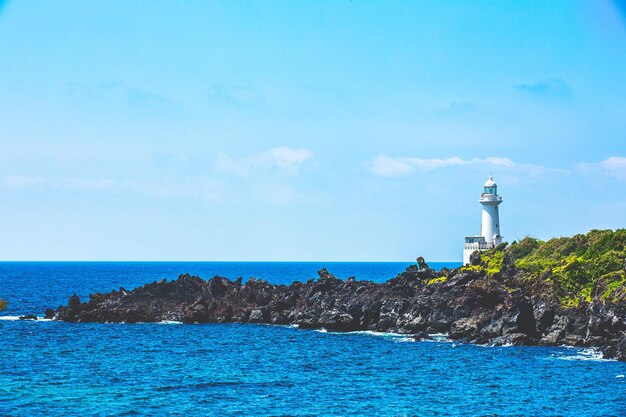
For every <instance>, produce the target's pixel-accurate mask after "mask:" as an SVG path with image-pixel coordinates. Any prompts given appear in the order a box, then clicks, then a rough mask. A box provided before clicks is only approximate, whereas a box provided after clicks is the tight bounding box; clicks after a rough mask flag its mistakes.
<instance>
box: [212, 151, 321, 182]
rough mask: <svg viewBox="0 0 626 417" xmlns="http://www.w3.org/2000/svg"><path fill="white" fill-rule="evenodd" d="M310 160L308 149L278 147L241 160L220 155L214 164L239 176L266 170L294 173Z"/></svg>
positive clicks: (311, 155)
mask: <svg viewBox="0 0 626 417" xmlns="http://www.w3.org/2000/svg"><path fill="white" fill-rule="evenodd" d="M311 158H313V152H311V151H310V150H308V149H304V148H289V147H286V146H280V147H277V148H273V149H270V150H268V151H264V152H260V153H256V154H252V155H247V156H244V157H241V158H231V157H229V156H227V155H221V156H220V157H219V158H218V160H217V162H216V163H215V169H216V170H217V171H220V172H225V173H231V174H236V175H241V176H247V175H251V174H252V173H254V172H256V171H258V170H268V169H270V170H271V169H274V170H280V171H285V172H290V173H296V172H298V171H299V170H300V168H301V167H302V166H303V165H304V164H305V163H306V162H307V161H308V160H310V159H311Z"/></svg>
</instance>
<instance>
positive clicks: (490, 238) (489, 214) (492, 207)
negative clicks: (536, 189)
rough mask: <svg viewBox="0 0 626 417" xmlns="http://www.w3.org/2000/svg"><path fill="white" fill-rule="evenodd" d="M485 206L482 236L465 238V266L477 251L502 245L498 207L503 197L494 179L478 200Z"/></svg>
mask: <svg viewBox="0 0 626 417" xmlns="http://www.w3.org/2000/svg"><path fill="white" fill-rule="evenodd" d="M478 202H479V203H480V204H481V205H482V206H483V213H482V222H481V224H480V235H476V236H465V246H464V247H463V264H464V265H465V264H468V263H469V260H470V255H471V254H472V253H474V252H475V251H483V250H487V249H491V248H494V247H496V246H497V245H499V244H500V243H502V236H501V235H500V214H499V211H498V206H499V205H500V203H502V197H500V196H499V195H498V184H496V183H495V181H494V180H493V177H489V179H488V180H487V182H485V185H484V187H483V192H482V194H481V195H480V198H479V199H478Z"/></svg>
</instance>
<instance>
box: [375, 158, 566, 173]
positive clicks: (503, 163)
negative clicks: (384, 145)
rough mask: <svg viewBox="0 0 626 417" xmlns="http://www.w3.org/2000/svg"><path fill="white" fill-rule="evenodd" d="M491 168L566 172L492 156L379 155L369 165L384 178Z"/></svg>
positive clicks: (531, 171)
mask: <svg viewBox="0 0 626 417" xmlns="http://www.w3.org/2000/svg"><path fill="white" fill-rule="evenodd" d="M481 165H482V166H490V167H497V168H501V169H513V168H515V169H518V170H523V171H526V172H529V173H532V174H538V173H541V172H545V171H560V172H562V173H566V172H567V171H565V170H560V169H554V168H547V167H543V166H541V165H534V164H524V163H518V162H515V161H513V160H511V159H510V158H504V157H497V156H491V157H488V158H473V159H462V158H459V157H457V156H453V157H450V158H442V159H440V158H413V157H390V156H387V155H378V156H377V157H375V158H374V159H373V161H371V163H370V164H369V168H370V171H371V172H372V173H373V174H375V175H378V176H382V177H402V176H407V175H410V174H413V173H414V172H416V171H431V170H436V169H442V168H449V167H460V166H481Z"/></svg>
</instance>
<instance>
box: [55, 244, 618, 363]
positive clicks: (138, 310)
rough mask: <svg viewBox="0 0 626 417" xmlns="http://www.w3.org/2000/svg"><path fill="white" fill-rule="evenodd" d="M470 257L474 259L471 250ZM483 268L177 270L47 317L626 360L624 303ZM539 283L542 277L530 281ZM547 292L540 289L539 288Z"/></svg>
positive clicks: (75, 298)
mask: <svg viewBox="0 0 626 417" xmlns="http://www.w3.org/2000/svg"><path fill="white" fill-rule="evenodd" d="M471 259H472V263H473V264H475V262H477V261H476V260H477V259H478V262H480V256H479V255H478V254H474V255H473V256H472V258H471ZM507 262H509V263H508V264H507V268H508V269H507V270H506V273H502V274H494V275H491V276H488V275H487V274H486V272H485V270H484V269H479V270H477V271H475V270H468V269H455V270H452V271H440V272H437V271H434V270H432V269H430V268H428V265H427V264H426V262H425V261H423V259H421V260H420V259H418V265H411V266H409V267H408V268H407V269H406V271H404V272H403V273H401V274H399V275H398V276H396V277H395V278H393V279H391V280H389V281H387V282H386V283H382V284H377V283H374V282H369V281H357V280H356V279H355V278H353V277H351V278H349V279H348V280H346V281H343V280H341V279H338V278H337V277H335V276H334V275H333V274H331V273H330V272H329V271H328V270H326V269H321V270H320V271H319V272H318V275H319V278H318V279H317V280H308V281H307V282H305V283H303V282H298V281H296V282H294V283H292V284H291V285H288V286H287V285H272V284H270V283H268V282H266V281H263V280H259V279H255V278H250V279H249V280H248V281H247V282H246V283H245V284H242V282H243V280H242V279H241V278H238V279H237V280H235V281H231V280H229V279H227V278H224V277H219V276H216V277H213V278H211V279H210V280H208V281H205V280H203V279H201V278H199V277H195V276H191V275H189V274H183V275H180V276H179V277H178V279H176V280H174V281H166V280H161V281H158V282H153V283H151V284H147V285H144V286H142V287H139V288H136V289H135V290H132V291H129V290H126V289H124V288H120V289H119V290H118V291H112V292H110V293H108V294H92V295H90V297H89V301H88V302H84V303H81V302H80V299H79V298H78V296H76V295H75V294H74V295H72V297H70V299H69V301H68V304H67V305H66V306H62V307H59V308H58V309H57V310H56V311H54V310H51V309H48V310H46V317H48V318H54V319H55V320H62V321H72V322H127V323H135V322H140V321H141V322H158V321H163V320H177V321H182V322H184V323H228V322H240V323H248V322H250V323H267V324H281V325H285V324H291V325H297V326H298V327H300V328H309V329H319V328H326V329H327V330H329V331H358V330H374V331H385V332H395V333H403V334H415V335H416V336H415V338H416V339H419V340H423V339H427V338H429V337H428V333H446V332H447V333H448V334H449V337H450V338H451V339H453V340H460V341H465V342H474V343H488V344H496V345H536V344H539V345H545V346H556V345H561V344H567V345H572V346H594V347H598V348H600V349H601V350H602V351H603V353H604V355H605V356H606V357H613V358H618V359H622V360H626V339H625V335H624V332H625V331H626V324H625V322H624V316H625V314H624V313H625V308H624V306H623V305H621V304H615V303H608V302H605V301H598V302H595V301H592V302H591V303H588V302H587V301H584V300H583V301H582V302H581V303H580V305H579V306H578V307H576V308H564V307H562V306H561V305H560V304H559V302H558V300H557V299H556V298H555V297H553V296H551V295H550V293H542V292H540V291H535V290H533V289H532V288H531V289H529V288H527V287H526V286H525V282H526V281H524V280H523V279H522V278H520V277H517V276H516V275H515V265H514V264H513V263H512V262H510V261H507ZM537 285H541V282H539V283H537ZM546 294H547V295H546Z"/></svg>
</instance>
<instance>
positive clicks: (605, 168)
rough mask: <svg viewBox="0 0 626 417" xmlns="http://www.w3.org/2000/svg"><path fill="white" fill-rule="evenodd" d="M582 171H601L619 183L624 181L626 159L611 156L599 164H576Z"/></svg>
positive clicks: (625, 177)
mask: <svg viewBox="0 0 626 417" xmlns="http://www.w3.org/2000/svg"><path fill="white" fill-rule="evenodd" d="M578 167H579V168H580V169H581V170H583V171H598V170H599V171H601V172H604V173H606V174H609V175H610V176H612V177H614V178H617V179H618V180H621V181H626V157H623V156H611V157H608V158H606V159H605V160H603V161H600V162H592V163H589V162H583V163H581V164H578Z"/></svg>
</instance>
